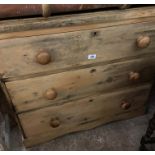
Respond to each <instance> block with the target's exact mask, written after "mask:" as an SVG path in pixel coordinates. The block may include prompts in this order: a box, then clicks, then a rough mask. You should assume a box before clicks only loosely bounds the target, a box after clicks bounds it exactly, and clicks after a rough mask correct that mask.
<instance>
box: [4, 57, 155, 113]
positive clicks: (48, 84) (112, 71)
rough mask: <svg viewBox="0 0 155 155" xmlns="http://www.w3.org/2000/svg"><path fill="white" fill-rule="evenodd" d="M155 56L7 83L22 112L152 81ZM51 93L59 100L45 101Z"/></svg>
mask: <svg viewBox="0 0 155 155" xmlns="http://www.w3.org/2000/svg"><path fill="white" fill-rule="evenodd" d="M154 60H155V55H152V56H145V57H142V58H138V59H134V60H130V61H124V62H118V63H112V64H108V65H99V66H93V67H90V68H85V69H78V70H72V71H66V72H62V73H58V74H52V75H49V76H41V77H36V78H30V79H25V80H17V81H12V82H6V87H7V89H8V92H9V94H10V96H11V99H12V102H13V104H14V106H15V109H16V112H17V113H19V112H23V111H27V110H32V109H35V108H40V107H44V106H48V105H59V104H64V103H65V102H68V101H70V100H75V99H78V98H82V97H85V96H88V95H91V94H94V93H98V92H107V91H115V90H118V89H120V88H122V87H127V86H135V85H139V84H140V85H141V84H143V83H145V82H148V81H153V79H154V75H155V61H154ZM131 72H138V74H139V77H140V78H138V79H137V80H135V81H134V80H132V79H130V78H131V77H130V73H131ZM48 89H54V90H55V92H56V94H57V97H56V98H54V99H53V100H48V99H47V98H45V97H44V94H45V92H46V91H47V90H48Z"/></svg>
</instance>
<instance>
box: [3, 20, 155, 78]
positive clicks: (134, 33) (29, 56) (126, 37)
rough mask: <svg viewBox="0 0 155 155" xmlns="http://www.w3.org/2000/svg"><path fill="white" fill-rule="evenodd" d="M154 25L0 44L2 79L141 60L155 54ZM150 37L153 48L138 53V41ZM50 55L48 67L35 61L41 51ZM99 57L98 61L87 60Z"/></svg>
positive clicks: (151, 23)
mask: <svg viewBox="0 0 155 155" xmlns="http://www.w3.org/2000/svg"><path fill="white" fill-rule="evenodd" d="M154 25H155V22H153V21H150V22H148V23H139V24H129V25H122V26H117V27H116V26H114V27H107V28H101V29H92V30H85V31H77V32H70V33H61V34H54V35H42V36H38V37H35V36H34V37H30V38H16V39H9V40H1V41H0V48H1V50H0V66H1V67H0V73H1V74H3V78H11V77H18V76H24V75H32V74H39V73H40V74H44V73H45V72H51V71H58V70H61V69H67V68H74V67H80V66H83V65H88V64H93V63H97V62H102V61H104V62H107V61H112V60H116V59H120V58H126V57H128V58H129V57H131V56H139V55H142V54H144V53H152V52H154V51H155V50H154V49H155V44H153V42H155V37H154V36H155V27H154ZM140 35H148V36H150V38H151V44H150V45H149V47H147V48H145V49H138V48H137V46H136V39H137V37H138V36H140ZM42 49H43V50H46V51H48V52H49V53H50V55H51V57H52V59H53V61H52V62H51V63H49V64H47V65H41V64H38V63H37V62H36V60H35V58H36V55H37V54H38V52H40V50H42ZM89 54H96V55H97V58H96V59H95V60H88V55H89Z"/></svg>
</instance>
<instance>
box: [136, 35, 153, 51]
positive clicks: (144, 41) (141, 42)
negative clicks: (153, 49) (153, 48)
mask: <svg viewBox="0 0 155 155" xmlns="http://www.w3.org/2000/svg"><path fill="white" fill-rule="evenodd" d="M150 43H151V39H150V37H149V36H139V37H138V38H137V47H138V48H146V47H147V46H149V44H150Z"/></svg>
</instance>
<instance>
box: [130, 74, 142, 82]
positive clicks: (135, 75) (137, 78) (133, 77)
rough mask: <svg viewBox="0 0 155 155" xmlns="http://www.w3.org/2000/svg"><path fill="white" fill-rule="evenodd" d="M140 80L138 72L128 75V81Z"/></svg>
mask: <svg viewBox="0 0 155 155" xmlns="http://www.w3.org/2000/svg"><path fill="white" fill-rule="evenodd" d="M139 79H140V74H139V73H138V72H130V73H129V80H131V81H137V80H139Z"/></svg>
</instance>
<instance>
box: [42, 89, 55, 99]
mask: <svg viewBox="0 0 155 155" xmlns="http://www.w3.org/2000/svg"><path fill="white" fill-rule="evenodd" d="M56 97H57V92H56V90H55V89H53V88H50V89H48V90H46V92H45V98H46V99H48V100H54V99H55V98H56Z"/></svg>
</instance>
